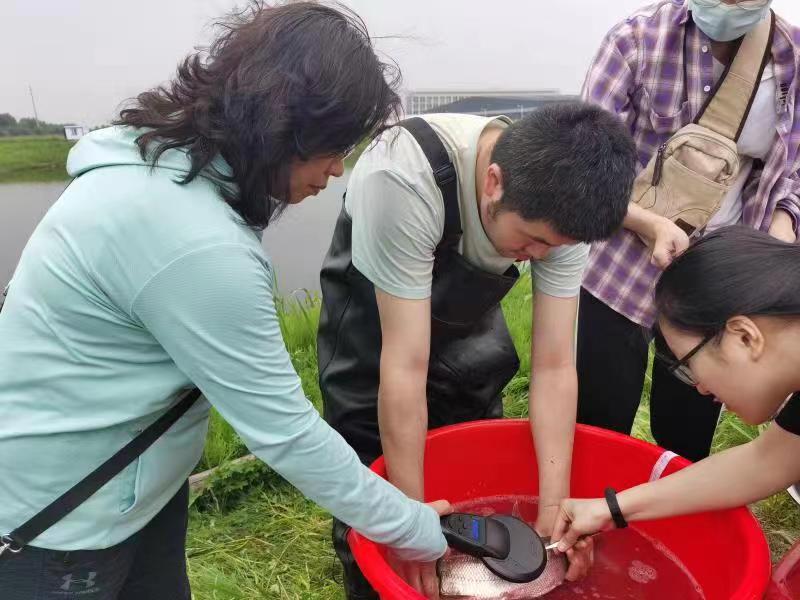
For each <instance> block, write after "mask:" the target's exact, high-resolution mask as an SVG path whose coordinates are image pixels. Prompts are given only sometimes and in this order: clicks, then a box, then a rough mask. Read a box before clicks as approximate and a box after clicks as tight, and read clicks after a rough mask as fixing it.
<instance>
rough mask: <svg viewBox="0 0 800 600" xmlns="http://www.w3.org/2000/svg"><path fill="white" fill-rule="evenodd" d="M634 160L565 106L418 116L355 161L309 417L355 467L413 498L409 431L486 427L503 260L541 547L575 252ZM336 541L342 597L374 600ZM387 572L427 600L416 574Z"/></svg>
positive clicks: (496, 389)
mask: <svg viewBox="0 0 800 600" xmlns="http://www.w3.org/2000/svg"><path fill="white" fill-rule="evenodd" d="M634 164H635V152H634V147H633V144H632V141H631V139H630V137H629V135H628V133H627V132H626V131H625V129H624V127H623V126H622V125H621V124H620V123H619V120H618V119H617V118H616V117H615V116H614V115H611V114H610V113H607V112H605V111H604V110H602V109H598V108H596V107H592V106H590V105H588V104H583V103H574V104H561V105H551V106H548V107H546V108H542V109H540V110H538V111H535V112H534V113H533V114H531V115H530V116H527V117H526V118H524V119H522V120H521V121H518V122H515V123H510V121H509V120H508V119H507V118H505V117H499V118H483V117H477V116H472V115H457V114H449V115H426V116H425V117H424V118H419V117H417V118H413V119H409V120H407V121H404V122H403V123H401V125H400V126H397V127H394V128H392V129H390V130H388V131H387V132H385V133H384V134H383V135H381V136H380V137H379V138H378V139H377V140H376V141H375V142H374V143H373V144H372V145H371V146H370V147H369V148H368V150H367V151H366V152H365V153H364V154H363V155H362V156H361V158H360V159H359V160H358V163H357V164H356V166H355V168H354V169H353V172H352V175H351V177H350V181H349V183H348V191H347V196H346V200H345V204H344V209H343V211H342V214H341V216H340V217H339V221H338V223H337V226H336V231H335V233H334V236H333V240H332V243H331V248H330V251H329V253H328V256H327V258H326V261H325V264H324V265H323V269H322V274H321V279H322V292H323V308H322V315H321V320H320V330H319V338H318V348H319V368H320V387H321V389H322V395H323V400H324V404H325V418H326V419H327V420H328V421H329V422H330V423H331V425H332V426H333V427H334V428H336V429H337V430H338V431H339V432H340V433H341V434H342V435H343V436H344V438H345V439H346V440H347V441H348V442H349V443H350V444H351V445H352V446H353V447H354V448H355V449H356V451H357V452H358V453H359V456H360V457H361V459H362V460H363V461H364V462H365V463H369V462H371V461H372V460H374V459H375V458H376V457H377V456H379V455H380V454H381V453H383V455H384V456H385V458H386V463H387V468H388V473H389V477H390V479H391V481H392V482H393V483H394V484H395V485H396V486H398V487H399V488H400V489H401V490H403V491H404V492H405V493H406V494H408V495H409V496H411V497H413V498H423V497H424V484H423V469H422V467H423V455H424V443H425V436H426V433H427V429H428V428H429V427H439V426H442V425H448V424H453V423H458V422H463V421H469V420H475V419H481V418H491V417H501V416H502V398H501V394H502V390H503V388H504V387H505V385H506V384H507V383H508V381H509V380H510V379H511V378H512V377H513V376H514V374H515V373H516V372H517V370H518V368H519V360H518V357H517V354H516V350H515V348H514V344H513V342H512V340H511V337H510V335H509V332H508V329H507V327H506V324H505V321H504V319H503V315H502V312H501V310H500V306H499V302H500V300H501V299H502V297H503V296H504V295H505V294H506V293H507V292H508V291H509V290H510V289H511V287H512V286H513V284H514V282H515V281H516V279H517V277H518V275H519V273H518V271H517V269H516V267H515V266H514V263H515V262H518V261H530V263H531V270H532V273H533V281H534V286H533V287H534V289H533V305H534V306H535V307H536V310H535V312H534V314H533V332H532V344H531V347H532V354H531V357H532V359H531V368H532V374H533V376H532V377H531V388H530V414H531V423H532V430H533V433H534V440H535V444H536V452H537V456H538V463H539V465H538V466H539V495H540V502H541V510H540V514H539V520H538V522H537V529H539V531H540V533H542V534H543V535H548V534H549V532H550V528H551V526H552V522H553V519H554V517H555V511H556V510H557V508H558V504H559V501H560V500H561V499H562V498H564V497H567V496H568V495H569V475H570V465H571V455H572V440H573V430H574V424H575V410H576V398H577V377H576V372H575V363H574V324H575V319H576V311H577V306H578V294H579V291H580V284H581V279H582V275H583V270H584V267H585V265H586V261H587V256H588V246H587V243H588V242H591V241H594V240H600V239H604V238H607V237H609V236H610V235H611V234H612V233H613V232H614V231H615V230H616V229H617V228H618V227H619V226H620V225H621V223H622V219H623V217H624V214H625V210H626V207H627V203H628V199H629V195H630V189H631V185H632V181H633V177H634ZM490 451H491V450H490V449H487V452H490ZM454 458H455V457H454ZM455 465H456V462H455V461H454V466H455ZM345 533H346V527H345V526H344V525H343V524H340V523H336V524H335V526H334V542H335V544H336V546H337V551H338V552H339V554H340V557H341V558H342V560H343V563H344V565H345V575H346V579H347V581H346V588H347V592H348V597H349V598H351V599H354V598H359V599H360V598H372V597H375V596H374V595H373V594H374V593H373V592H371V590H370V588H369V586H368V585H366V584H365V582H364V581H363V580H362V579H361V576H360V574H359V573H358V571H357V569H355V568H354V566H353V565H352V558H348V555H347V553H348V549H347V547H346V543H345V541H344V534H345ZM580 550H581V549H579V551H578V552H577V553H576V554H574V555H572V556H571V559H572V561H571V562H572V564H571V569H570V572H569V577H570V578H576V577H579V576H580V575H581V574H582V573H583V572H585V570H586V569H587V568H588V566H589V563H590V554H591V547H590V546H589V545H588V544H585V545H584V547H583V552H581V551H580ZM402 569H403V575H404V576H405V578H406V580H407V581H409V583H411V584H412V585H413V586H414V587H415V588H417V589H418V590H419V591H421V592H423V593H425V594H426V595H427V596H428V597H438V592H437V590H436V587H437V582H436V576H435V570H434V567H433V565H405V566H403V567H402Z"/></svg>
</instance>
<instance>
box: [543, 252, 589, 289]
mask: <svg viewBox="0 0 800 600" xmlns="http://www.w3.org/2000/svg"><path fill="white" fill-rule="evenodd" d="M588 260H589V245H588V244H575V245H572V246H559V247H558V248H554V249H553V250H552V251H551V252H550V254H549V255H548V256H547V258H545V259H544V260H537V261H531V272H532V273H533V283H534V286H535V288H536V290H537V291H540V292H544V293H545V294H547V295H548V296H555V297H556V298H571V297H573V296H577V295H578V293H579V292H580V290H581V282H582V280H583V271H584V270H585V269H586V263H587V262H588Z"/></svg>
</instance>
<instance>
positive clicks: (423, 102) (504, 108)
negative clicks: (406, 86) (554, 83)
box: [406, 90, 578, 119]
mask: <svg viewBox="0 0 800 600" xmlns="http://www.w3.org/2000/svg"><path fill="white" fill-rule="evenodd" d="M577 99H578V96H574V95H568V94H561V93H559V92H558V90H530V91H524V90H484V91H467V90H464V91H419V92H412V93H411V94H409V95H408V97H407V98H406V113H408V114H412V115H413V114H423V113H432V112H453V113H470V114H474V115H484V116H487V117H490V116H496V115H506V116H508V117H510V118H512V119H519V118H521V117H522V116H524V115H525V114H526V113H528V112H530V111H532V110H535V109H537V108H538V107H540V106H544V105H545V104H552V103H554V102H568V101H573V100H577Z"/></svg>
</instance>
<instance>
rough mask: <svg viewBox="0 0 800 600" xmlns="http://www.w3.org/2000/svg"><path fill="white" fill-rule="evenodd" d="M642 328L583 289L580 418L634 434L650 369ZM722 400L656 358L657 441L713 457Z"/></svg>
mask: <svg viewBox="0 0 800 600" xmlns="http://www.w3.org/2000/svg"><path fill="white" fill-rule="evenodd" d="M647 351H648V345H647V340H646V337H645V334H644V331H643V330H642V328H641V327H640V326H639V325H637V324H636V323H634V322H633V321H630V320H629V319H627V318H626V317H624V316H622V315H621V314H619V313H618V312H616V311H615V310H614V309H612V308H609V307H608V306H607V305H606V304H604V303H603V302H601V301H600V300H598V299H597V298H595V297H594V296H592V295H591V294H590V293H588V292H587V291H586V290H581V304H580V316H579V318H578V356H577V366H578V390H579V393H578V422H579V423H584V424H587V425H596V426H598V427H604V428H606V429H612V430H614V431H619V432H620V433H626V434H629V433H630V431H631V427H632V426H633V421H634V418H635V417H636V411H637V409H638V408H639V400H640V398H641V395H642V387H643V385H644V376H645V371H646V370H647ZM720 408H721V405H720V404H719V403H717V402H714V401H713V396H703V395H702V394H700V393H699V392H698V391H697V390H696V389H695V388H694V387H693V386H689V385H686V384H685V383H683V382H682V381H680V380H679V379H677V378H676V377H675V376H674V375H672V374H671V373H670V372H669V371H667V369H666V368H664V366H663V365H662V364H661V363H660V361H658V360H656V361H655V363H654V365H653V380H652V387H651V390H650V427H651V429H652V431H653V437H655V439H656V443H658V445H659V446H662V447H663V448H666V449H668V450H672V451H673V452H675V453H677V454H680V455H681V456H683V457H685V458H688V459H689V460H692V461H698V460H700V459H702V458H705V457H706V456H708V454H709V451H710V449H711V442H712V439H713V437H714V430H715V429H716V427H717V420H718V419H719V413H720Z"/></svg>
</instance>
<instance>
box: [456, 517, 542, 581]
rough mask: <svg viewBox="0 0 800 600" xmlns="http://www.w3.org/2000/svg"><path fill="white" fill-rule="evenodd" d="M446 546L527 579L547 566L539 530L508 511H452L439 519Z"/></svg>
mask: <svg viewBox="0 0 800 600" xmlns="http://www.w3.org/2000/svg"><path fill="white" fill-rule="evenodd" d="M441 523H442V532H443V533H444V537H445V539H446V540H447V543H448V544H449V545H450V547H452V548H455V549H456V550H459V551H461V552H463V553H464V554H469V555H470V556H474V557H476V558H480V559H481V560H482V561H483V563H484V564H485V565H486V566H487V567H488V568H489V570H491V571H492V572H493V573H494V574H495V575H497V576H498V577H501V578H502V579H505V580H506V581H511V582H514V583H527V582H529V581H533V580H534V579H536V578H537V577H539V575H541V574H542V572H543V571H544V569H545V567H546V566H547V551H546V550H545V545H544V542H543V541H542V538H541V537H539V534H538V533H536V531H535V530H534V529H533V528H532V527H531V526H530V525H528V524H527V523H525V521H522V520H521V519H517V518H516V517H512V516H509V515H492V516H490V517H482V516H479V515H472V514H467V513H453V514H451V515H446V516H444V517H442V519H441Z"/></svg>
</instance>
